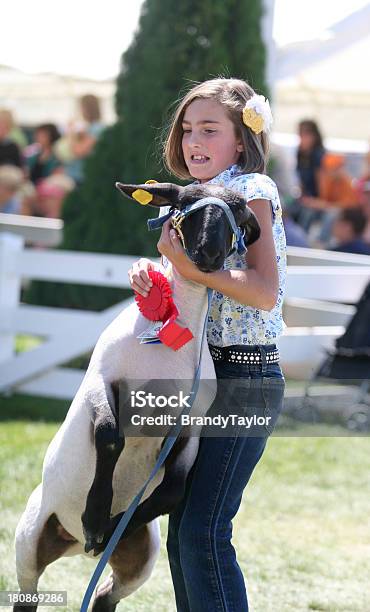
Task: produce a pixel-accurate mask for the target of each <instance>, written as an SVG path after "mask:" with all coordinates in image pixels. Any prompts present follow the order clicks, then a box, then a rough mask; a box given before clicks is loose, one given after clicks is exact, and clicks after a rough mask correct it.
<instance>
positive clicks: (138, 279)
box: [128, 257, 155, 297]
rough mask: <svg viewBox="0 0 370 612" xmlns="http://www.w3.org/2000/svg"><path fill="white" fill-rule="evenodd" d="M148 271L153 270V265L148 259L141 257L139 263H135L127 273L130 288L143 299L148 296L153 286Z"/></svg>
mask: <svg viewBox="0 0 370 612" xmlns="http://www.w3.org/2000/svg"><path fill="white" fill-rule="evenodd" d="M149 270H155V264H154V263H153V262H152V261H150V259H146V258H145V257H142V258H141V259H139V261H135V263H134V264H133V266H132V268H130V269H129V271H128V277H129V279H130V285H131V288H132V289H133V290H134V291H137V292H138V293H140V295H142V296H143V297H146V296H147V295H148V293H149V291H150V289H151V288H152V286H153V283H152V281H151V280H150V278H149V275H148V272H149Z"/></svg>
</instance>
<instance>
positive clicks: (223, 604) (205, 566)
mask: <svg viewBox="0 0 370 612" xmlns="http://www.w3.org/2000/svg"><path fill="white" fill-rule="evenodd" d="M261 349H262V352H263V347H261ZM215 369H216V375H217V378H218V379H240V378H243V380H244V381H245V385H240V384H238V385H237V386H236V393H238V394H242V396H243V397H242V401H243V402H245V401H246V402H247V403H248V404H249V406H250V405H254V402H255V405H256V406H258V407H259V408H261V407H263V412H264V413H265V414H269V415H271V416H272V421H273V422H274V421H276V419H277V417H278V415H279V413H280V411H281V408H282V400H283V395H284V378H283V375H282V372H281V369H280V366H279V365H278V364H266V362H265V360H263V363H262V364H259V365H245V364H243V365H240V364H234V363H225V362H215ZM230 384H232V383H231V380H230ZM238 399H239V400H240V397H238ZM252 402H253V404H252ZM230 409H232V406H231V405H230ZM239 433H240V428H239V431H238V426H236V427H235V435H233V436H232V437H207V438H206V437H202V438H200V446H199V452H198V456H197V459H196V461H195V463H194V466H193V468H192V470H191V472H190V474H189V476H188V479H187V485H186V492H185V495H184V498H183V500H182V502H181V503H180V504H179V506H178V507H177V508H176V510H175V511H174V512H173V513H172V514H171V515H170V517H169V525H168V538H167V551H168V557H169V562H170V569H171V574H172V580H173V585H174V589H175V597H176V608H177V611H178V612H246V611H248V600H247V593H246V588H245V584H244V578H243V574H242V572H241V569H240V567H239V565H238V562H237V559H236V553H235V549H234V547H233V545H232V543H231V537H232V519H233V518H234V516H235V515H236V513H237V511H238V509H239V506H240V503H241V499H242V494H243V490H244V488H245V487H246V485H247V483H248V481H249V479H250V477H251V475H252V472H253V470H254V468H255V466H256V465H257V463H258V461H259V459H260V458H261V456H262V453H263V451H264V448H265V445H266V441H267V437H268V435H269V433H271V430H268V431H266V434H263V435H261V436H259V437H251V436H245V435H244V436H240V435H239Z"/></svg>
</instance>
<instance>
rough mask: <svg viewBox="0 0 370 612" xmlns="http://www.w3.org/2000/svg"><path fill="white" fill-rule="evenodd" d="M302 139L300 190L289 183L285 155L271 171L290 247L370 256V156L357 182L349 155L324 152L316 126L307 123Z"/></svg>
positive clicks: (304, 122)
mask: <svg viewBox="0 0 370 612" xmlns="http://www.w3.org/2000/svg"><path fill="white" fill-rule="evenodd" d="M298 136H299V144H298V147H297V151H296V158H295V174H296V179H297V181H296V186H295V188H292V187H291V184H292V183H291V182H290V181H289V180H287V179H286V177H284V173H285V174H286V170H284V168H283V164H282V163H281V162H282V160H281V152H280V154H279V153H275V157H274V161H275V164H273V168H272V176H273V178H275V180H276V182H277V185H278V188H279V192H280V196H281V199H282V201H283V217H284V226H285V231H286V236H287V244H288V245H289V246H300V247H316V248H324V249H331V250H335V251H340V252H343V253H357V254H362V255H370V152H368V153H367V155H365V156H364V159H363V163H362V169H361V176H360V177H359V178H355V177H353V176H351V175H350V174H349V172H348V170H347V169H346V159H345V156H344V155H340V154H338V153H333V152H330V151H327V150H326V149H325V147H324V145H323V138H322V135H321V131H320V129H319V126H318V125H317V123H316V122H315V121H313V120H311V119H305V120H302V121H301V122H300V123H299V126H298ZM275 175H276V176H275Z"/></svg>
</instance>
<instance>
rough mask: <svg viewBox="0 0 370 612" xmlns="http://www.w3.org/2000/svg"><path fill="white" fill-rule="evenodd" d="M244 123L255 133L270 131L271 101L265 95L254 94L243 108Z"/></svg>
mask: <svg viewBox="0 0 370 612" xmlns="http://www.w3.org/2000/svg"><path fill="white" fill-rule="evenodd" d="M242 115H243V123H244V125H246V126H247V127H249V128H250V129H251V130H252V131H253V132H254V133H255V134H260V133H261V132H269V131H270V129H271V125H272V114H271V109H270V103H269V101H268V100H267V98H264V96H259V95H257V94H254V95H253V96H252V97H251V98H250V99H249V100H248V102H247V103H246V105H245V106H244V108H243V114H242Z"/></svg>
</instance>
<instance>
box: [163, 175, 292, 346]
mask: <svg viewBox="0 0 370 612" xmlns="http://www.w3.org/2000/svg"><path fill="white" fill-rule="evenodd" d="M208 182H209V183H217V184H220V185H223V186H224V187H227V188H228V189H232V190H234V191H237V192H239V193H240V194H242V195H243V196H244V197H245V199H246V200H247V201H248V202H251V201H252V200H258V199H263V200H269V201H270V203H271V211H272V233H273V239H274V244H275V251H276V262H277V268H278V274H279V292H278V299H277V302H276V305H275V306H274V308H273V309H272V310H271V311H265V310H261V309H258V308H253V307H252V306H246V305H244V304H240V303H239V302H236V301H235V300H233V299H232V298H230V297H228V296H226V295H224V294H222V293H221V292H220V291H214V292H213V296H212V302H211V308H210V313H209V317H208V323H207V340H208V343H209V344H212V345H213V346H232V345H235V344H245V345H259V344H275V343H276V342H277V340H278V339H279V337H280V335H281V334H282V332H283V329H284V322H283V316H282V305H283V297H284V291H285V279H286V241H285V232H284V225H283V220H282V209H281V204H280V199H279V194H278V191H277V188H276V185H275V183H274V181H272V180H271V179H270V178H269V177H268V176H266V175H264V174H258V173H252V174H242V172H241V169H240V167H239V166H238V165H236V164H235V165H233V166H231V167H230V168H228V169H227V170H225V171H224V172H221V173H220V174H218V175H217V176H216V177H214V178H213V179H211V180H210V181H208ZM167 210H168V209H166V210H164V209H163V208H162V209H161V214H164V213H165V212H166V211H167ZM163 260H164V265H165V266H166V265H167V263H168V262H167V260H166V259H165V258H163ZM247 260H248V254H247V256H246V255H245V254H242V255H239V254H238V253H237V252H235V253H232V254H231V255H230V256H229V257H227V258H226V260H225V263H224V266H223V268H224V270H246V269H247V268H248V264H247Z"/></svg>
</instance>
